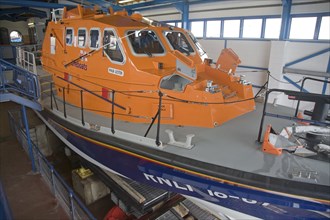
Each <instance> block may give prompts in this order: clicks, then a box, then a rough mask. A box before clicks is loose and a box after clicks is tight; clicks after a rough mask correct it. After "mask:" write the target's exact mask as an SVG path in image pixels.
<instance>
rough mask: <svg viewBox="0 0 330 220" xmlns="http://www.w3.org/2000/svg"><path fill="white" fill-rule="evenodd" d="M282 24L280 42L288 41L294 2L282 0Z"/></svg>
mask: <svg viewBox="0 0 330 220" xmlns="http://www.w3.org/2000/svg"><path fill="white" fill-rule="evenodd" d="M282 5H283V8H282V24H281V31H280V40H286V39H288V38H289V28H290V14H291V6H292V0H282Z"/></svg>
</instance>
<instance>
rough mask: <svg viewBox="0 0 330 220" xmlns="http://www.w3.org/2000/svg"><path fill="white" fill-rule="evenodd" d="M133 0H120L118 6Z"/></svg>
mask: <svg viewBox="0 0 330 220" xmlns="http://www.w3.org/2000/svg"><path fill="white" fill-rule="evenodd" d="M133 1H134V0H120V1H119V2H118V3H119V4H124V3H128V2H133Z"/></svg>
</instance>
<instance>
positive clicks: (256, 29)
mask: <svg viewBox="0 0 330 220" xmlns="http://www.w3.org/2000/svg"><path fill="white" fill-rule="evenodd" d="M243 25H244V26H243V38H260V37H261V25H262V19H244V23H243Z"/></svg>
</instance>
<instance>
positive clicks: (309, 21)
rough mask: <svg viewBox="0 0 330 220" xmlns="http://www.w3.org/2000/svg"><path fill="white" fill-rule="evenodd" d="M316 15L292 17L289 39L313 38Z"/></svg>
mask: <svg viewBox="0 0 330 220" xmlns="http://www.w3.org/2000/svg"><path fill="white" fill-rule="evenodd" d="M315 25H316V17H300V18H292V20H291V28H290V37H289V38H290V39H313V38H314V32H315Z"/></svg>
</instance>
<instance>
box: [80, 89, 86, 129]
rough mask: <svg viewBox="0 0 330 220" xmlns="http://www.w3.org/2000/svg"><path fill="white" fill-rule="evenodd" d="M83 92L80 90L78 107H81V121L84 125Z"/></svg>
mask: <svg viewBox="0 0 330 220" xmlns="http://www.w3.org/2000/svg"><path fill="white" fill-rule="evenodd" d="M83 92H84V91H83V90H80V109H81V123H82V125H85V119H84V98H83V95H84V94H83Z"/></svg>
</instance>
